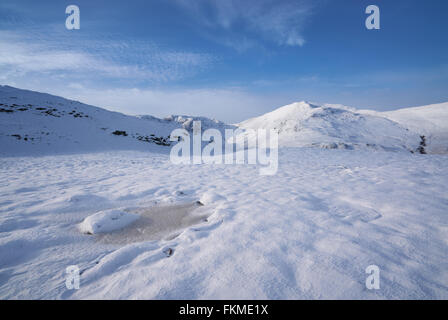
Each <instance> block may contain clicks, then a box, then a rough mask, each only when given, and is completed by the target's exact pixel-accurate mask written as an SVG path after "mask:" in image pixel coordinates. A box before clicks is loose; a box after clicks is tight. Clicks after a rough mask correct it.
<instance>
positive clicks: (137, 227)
mask: <svg viewBox="0 0 448 320" xmlns="http://www.w3.org/2000/svg"><path fill="white" fill-rule="evenodd" d="M132 212H135V213H136V214H138V216H139V217H140V219H139V220H138V221H136V222H135V223H134V224H132V225H131V226H129V227H127V228H124V229H122V230H120V231H117V232H113V233H107V234H101V235H99V236H98V240H99V241H100V242H104V243H113V244H128V243H133V242H143V241H151V240H162V239H173V238H175V237H177V236H178V235H179V234H180V233H181V232H182V231H183V230H184V229H186V228H188V227H189V226H192V225H195V224H198V223H200V222H202V221H206V219H207V217H208V215H207V213H206V212H205V209H204V208H203V206H201V205H200V204H198V203H196V202H194V203H182V204H175V205H158V206H153V207H147V208H138V209H134V210H132ZM128 214H131V213H128ZM136 214H133V215H136Z"/></svg>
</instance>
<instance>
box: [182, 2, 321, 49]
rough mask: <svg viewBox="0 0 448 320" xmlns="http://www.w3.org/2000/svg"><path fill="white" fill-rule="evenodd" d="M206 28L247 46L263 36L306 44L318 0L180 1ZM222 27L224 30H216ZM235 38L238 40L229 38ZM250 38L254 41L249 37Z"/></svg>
mask: <svg viewBox="0 0 448 320" xmlns="http://www.w3.org/2000/svg"><path fill="white" fill-rule="evenodd" d="M177 3H179V4H180V5H181V6H182V7H183V8H185V9H186V10H188V11H189V12H190V14H192V15H193V16H194V19H195V21H199V22H200V23H201V24H202V26H203V27H205V28H209V29H211V31H212V32H213V34H214V36H215V37H216V40H218V41H220V42H221V43H223V44H225V45H230V46H233V45H236V47H237V49H241V44H240V43H239V41H237V40H238V39H240V40H243V41H244V42H243V44H244V45H245V46H247V45H248V44H250V43H254V42H256V41H258V40H259V39H260V38H261V39H263V40H266V41H270V42H273V43H277V44H278V45H285V46H303V45H304V44H305V38H304V36H303V29H304V26H305V23H306V22H307V21H308V19H309V18H310V16H311V15H312V13H313V4H314V3H316V1H309V0H297V1H283V0H257V1H241V0H215V1H209V0H198V1H189V0H177ZM217 29H220V30H221V31H222V32H221V33H219V32H216V31H217ZM229 33H230V34H231V35H232V37H231V38H234V39H236V40H234V41H231V40H229ZM248 39H250V40H248Z"/></svg>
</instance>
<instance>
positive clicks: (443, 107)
mask: <svg viewBox="0 0 448 320" xmlns="http://www.w3.org/2000/svg"><path fill="white" fill-rule="evenodd" d="M379 115H380V116H383V117H386V118H388V119H391V120H393V121H396V122H398V123H399V124H401V125H402V126H404V127H406V128H408V129H410V130H412V131H414V132H417V133H419V134H420V135H423V136H425V137H426V144H427V146H426V148H425V149H426V151H427V152H428V153H448V103H447V102H445V103H439V104H432V105H428V106H423V107H414V108H404V109H399V110H395V111H389V112H381V113H379Z"/></svg>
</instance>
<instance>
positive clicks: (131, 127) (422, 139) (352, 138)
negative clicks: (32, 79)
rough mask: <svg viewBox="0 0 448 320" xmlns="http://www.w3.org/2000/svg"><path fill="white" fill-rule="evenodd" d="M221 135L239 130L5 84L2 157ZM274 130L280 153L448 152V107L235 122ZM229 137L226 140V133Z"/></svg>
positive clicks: (308, 110)
mask: <svg viewBox="0 0 448 320" xmlns="http://www.w3.org/2000/svg"><path fill="white" fill-rule="evenodd" d="M193 121H201V124H202V130H206V129H209V128H216V129H218V130H220V131H221V132H223V131H224V130H225V129H227V128H235V126H233V125H228V124H225V123H223V122H221V121H218V120H214V119H208V118H205V117H192V116H185V115H173V116H170V117H167V118H165V119H159V118H156V117H153V116H150V115H142V116H128V115H125V114H122V113H118V112H112V111H108V110H105V109H102V108H98V107H94V106H90V105H86V104H83V103H80V102H78V101H72V100H67V99H64V98H61V97H56V96H53V95H49V94H45V93H38V92H33V91H28V90H22V89H17V88H13V87H10V86H0V145H1V149H0V155H34V154H54V153H79V152H91V151H105V150H151V151H154V152H167V151H168V150H169V148H167V147H168V146H170V145H171V142H170V141H169V135H170V133H171V132H172V131H173V130H174V129H176V128H184V129H186V130H188V131H191V130H192V124H193ZM237 126H238V127H240V128H241V129H243V130H246V132H245V133H244V134H245V135H246V136H247V137H248V139H249V140H250V139H254V138H255V137H254V135H253V134H252V133H251V132H250V131H249V130H248V129H259V128H264V129H275V130H276V131H277V132H278V133H279V146H280V147H319V148H326V149H369V150H386V151H406V152H421V151H424V152H428V153H447V152H448V103H444V104H438V105H430V106H424V107H417V108H407V109H400V110H397V111H391V112H376V111H372V110H356V109H354V108H350V107H347V106H343V105H335V104H325V105H316V104H312V103H308V102H296V103H293V104H290V105H287V106H284V107H281V108H278V109H276V110H274V111H272V112H269V113H266V114H264V115H262V116H259V117H256V118H252V119H249V120H246V121H243V122H241V123H239V124H237ZM223 136H224V135H223Z"/></svg>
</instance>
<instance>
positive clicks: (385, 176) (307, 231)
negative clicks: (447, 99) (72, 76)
mask: <svg viewBox="0 0 448 320" xmlns="http://www.w3.org/2000/svg"><path fill="white" fill-rule="evenodd" d="M279 161H280V163H279V168H278V172H277V174H276V175H273V176H260V175H259V170H258V168H257V166H256V165H247V164H241V165H225V164H222V165H217V164H215V165H210V164H202V165H193V164H188V165H187V164H183V165H174V164H172V163H171V162H170V161H169V156H168V155H165V154H158V153H152V152H134V151H121V152H117V151H114V152H107V153H94V154H79V155H57V156H43V157H8V158H1V159H0V178H1V179H0V212H1V213H2V214H1V215H0V298H2V299H7V298H9V299H11V298H63V299H75V298H101V299H102V298H113V299H125V298H126V299H131V298H135V299H311V298H315V299H326V298H329V299H333V298H344V299H348V298H354V299H397V298H400V299H403V298H409V299H442V298H443V299H446V298H448V260H447V258H446V257H447V256H448V215H447V212H448V195H447V192H446V186H447V184H448V162H447V158H446V156H444V155H420V154H411V153H404V152H375V153H372V152H371V151H367V150H357V151H356V152H353V151H348V150H325V149H317V148H282V149H280V150H279ZM195 201H200V202H201V203H202V204H203V206H199V207H198V208H200V211H197V214H198V215H197V217H202V216H204V217H206V219H202V220H197V221H194V224H191V223H190V222H188V223H186V224H182V226H181V228H180V229H176V234H175V236H173V237H168V238H166V237H162V236H160V237H159V236H157V237H155V238H151V239H150V240H145V239H142V238H138V237H137V238H136V237H133V236H132V235H133V233H132V234H130V233H127V232H126V231H125V230H126V229H123V230H124V231H125V233H124V235H125V237H124V239H125V240H126V241H104V242H103V241H98V239H97V238H96V235H87V234H82V233H80V232H79V230H78V225H79V223H81V222H82V221H83V220H84V219H85V218H86V217H89V216H91V215H92V214H94V213H97V212H108V210H114V209H118V208H120V209H122V210H126V211H127V212H132V210H134V209H133V208H168V209H167V210H171V209H170V208H172V206H176V205H177V204H179V203H190V204H193V203H195ZM145 210H146V209H145ZM198 210H199V209H198ZM163 212H164V211H157V213H154V212H151V213H150V216H149V217H150V218H155V217H158V218H159V217H160V216H161V215H162V214H163ZM137 213H138V212H137ZM139 214H142V212H140V213H139ZM173 214H174V216H173V217H174V218H173V219H174V220H175V221H180V220H179V219H178V217H179V216H178V213H176V212H173ZM186 216H187V217H192V216H190V214H189V213H188V214H187V213H186ZM182 217H183V213H182ZM188 219H190V218H188ZM137 221H138V220H137ZM175 225H176V226H179V224H178V223H177V222H176V223H175ZM133 226H134V227H135V226H137V227H138V224H137V225H130V226H129V228H130V229H129V230H131V229H132V228H133ZM171 226H172V224H169V228H168V229H169V230H171ZM176 228H177V227H176ZM132 232H133V231H132ZM130 235H131V237H129V238H126V237H127V236H130ZM129 239H130V240H132V241H131V242H132V243H129V242H128V240H129ZM134 240H138V241H137V242H134ZM71 265H76V266H78V267H79V270H80V289H79V290H69V289H67V288H66V287H65V277H66V271H65V270H66V268H67V267H68V266H71ZM369 265H377V266H378V267H379V268H380V270H381V273H380V280H381V282H380V289H379V290H368V289H366V286H365V280H366V277H367V274H366V273H365V269H366V267H367V266H369Z"/></svg>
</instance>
